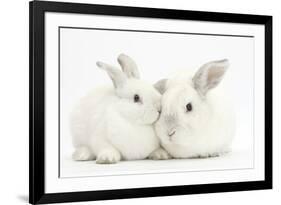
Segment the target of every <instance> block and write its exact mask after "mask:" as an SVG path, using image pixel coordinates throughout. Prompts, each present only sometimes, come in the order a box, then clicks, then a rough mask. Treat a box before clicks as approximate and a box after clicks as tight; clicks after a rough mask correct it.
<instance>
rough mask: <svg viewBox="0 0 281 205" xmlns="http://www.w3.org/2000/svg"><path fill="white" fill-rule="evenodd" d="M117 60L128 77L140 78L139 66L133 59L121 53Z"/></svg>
mask: <svg viewBox="0 0 281 205" xmlns="http://www.w3.org/2000/svg"><path fill="white" fill-rule="evenodd" d="M117 60H118V63H119V64H120V66H121V68H122V70H123V72H124V73H125V74H126V76H127V77H128V78H138V79H139V78H140V74H139V71H138V67H137V65H136V63H135V61H133V59H131V58H130V57H129V56H127V55H125V54H120V55H119V56H118V59H117Z"/></svg>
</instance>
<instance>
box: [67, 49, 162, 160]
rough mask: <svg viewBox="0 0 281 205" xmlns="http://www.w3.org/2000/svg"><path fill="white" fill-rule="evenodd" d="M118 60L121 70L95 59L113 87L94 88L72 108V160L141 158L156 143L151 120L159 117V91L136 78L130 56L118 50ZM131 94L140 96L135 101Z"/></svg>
mask: <svg viewBox="0 0 281 205" xmlns="http://www.w3.org/2000/svg"><path fill="white" fill-rule="evenodd" d="M118 62H119V63H120V65H121V66H122V69H123V72H122V71H121V70H119V69H118V68H115V67H113V66H110V65H107V64H104V63H101V62H98V66H99V67H101V68H102V69H104V70H106V71H107V73H108V75H109V76H110V78H111V79H112V81H113V85H114V87H113V86H104V87H99V88H96V89H94V90H93V91H92V92H91V93H89V94H88V95H87V96H85V97H84V98H82V99H81V100H80V102H79V103H78V105H77V106H76V107H75V109H74V110H73V113H72V115H71V133H72V137H73V145H74V147H75V149H76V151H75V152H74V154H73V159H74V160H91V159H94V158H96V160H97V161H96V162H97V163H116V162H118V161H120V160H121V159H123V160H137V159H145V158H147V157H148V156H149V155H150V154H151V153H152V152H153V151H155V150H157V149H158V148H159V146H160V145H159V139H158V138H157V137H156V135H155V131H154V128H153V123H154V122H155V121H156V120H157V119H158V117H159V111H160V100H161V95H160V94H159V93H158V92H157V90H156V89H154V87H153V86H152V85H150V84H148V83H146V82H144V81H141V80H139V79H138V78H139V73H138V70H137V68H136V65H135V64H134V63H133V61H132V59H129V57H128V56H125V55H124V54H121V55H120V56H119V58H118ZM135 94H138V95H139V96H140V99H141V101H140V102H138V103H136V102H134V95H135ZM81 152H82V153H81ZM87 157H88V158H87Z"/></svg>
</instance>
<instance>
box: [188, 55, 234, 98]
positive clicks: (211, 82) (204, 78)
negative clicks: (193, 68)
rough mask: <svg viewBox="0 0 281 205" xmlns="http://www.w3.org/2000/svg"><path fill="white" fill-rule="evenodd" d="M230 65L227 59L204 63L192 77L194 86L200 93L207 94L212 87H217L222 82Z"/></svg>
mask: <svg viewBox="0 0 281 205" xmlns="http://www.w3.org/2000/svg"><path fill="white" fill-rule="evenodd" d="M228 66H229V62H228V60H227V59H224V60H219V61H211V62H209V63H206V64H204V65H203V66H201V68H199V70H198V71H197V72H196V73H195V75H194V77H193V79H192V81H193V83H194V88H195V89H196V90H197V91H198V93H199V94H201V95H202V96H205V95H206V93H207V92H208V91H209V90H210V89H212V88H215V87H216V86H217V85H218V84H219V83H220V81H221V80H222V78H223V76H224V74H225V72H226V70H227V68H228Z"/></svg>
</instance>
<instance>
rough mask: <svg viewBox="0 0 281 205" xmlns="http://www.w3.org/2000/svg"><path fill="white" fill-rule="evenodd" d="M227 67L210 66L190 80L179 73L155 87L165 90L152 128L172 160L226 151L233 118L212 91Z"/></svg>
mask: <svg viewBox="0 0 281 205" xmlns="http://www.w3.org/2000/svg"><path fill="white" fill-rule="evenodd" d="M215 66H217V67H215ZM227 67H228V62H227V61H214V62H210V63H208V64H205V65H204V66H202V67H201V68H200V69H199V71H197V73H196V74H195V75H194V77H193V75H191V74H190V73H188V72H185V73H181V74H180V75H178V76H176V77H174V78H172V79H169V80H167V81H165V82H164V83H165V86H163V85H161V86H159V87H162V88H163V87H165V89H166V90H165V92H164V94H163V96H162V112H161V116H160V119H159V120H158V121H157V123H156V126H155V128H156V133H157V135H158V137H159V138H160V141H161V145H162V146H163V147H164V148H165V149H166V150H167V151H168V153H169V154H170V155H172V157H175V158H191V157H210V156H218V155H219V154H221V153H225V152H228V151H230V148H231V142H232V139H233V137H234V134H235V115H234V111H233V109H232V105H231V104H232V103H231V102H230V101H229V100H227V98H226V95H225V94H224V92H223V91H222V90H221V89H220V88H218V87H216V86H217V84H218V83H219V81H220V80H221V79H222V76H223V74H224V72H225V70H226V68H227ZM212 69H213V70H212ZM216 69H217V70H216ZM200 72H202V73H200ZM208 75H209V78H208ZM206 76H207V77H206ZM199 78H200V79H199ZM196 83H197V84H196ZM195 84H196V86H195ZM215 87H216V88H215ZM213 88H214V89H213ZM188 103H191V104H192V111H190V112H187V111H186V105H187V104H188ZM169 134H170V136H169Z"/></svg>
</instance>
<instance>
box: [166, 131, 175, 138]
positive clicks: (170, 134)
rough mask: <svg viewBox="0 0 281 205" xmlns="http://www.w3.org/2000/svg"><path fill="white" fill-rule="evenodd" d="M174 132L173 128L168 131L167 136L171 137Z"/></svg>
mask: <svg viewBox="0 0 281 205" xmlns="http://www.w3.org/2000/svg"><path fill="white" fill-rule="evenodd" d="M175 133H176V131H175V130H172V131H171V132H168V135H169V137H172V136H173V135H174V134H175Z"/></svg>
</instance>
